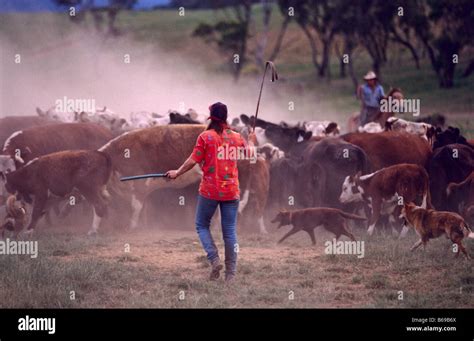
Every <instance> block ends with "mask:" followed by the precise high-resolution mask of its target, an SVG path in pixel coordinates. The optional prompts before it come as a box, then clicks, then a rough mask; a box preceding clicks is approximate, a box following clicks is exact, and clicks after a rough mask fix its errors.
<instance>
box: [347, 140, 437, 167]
mask: <svg viewBox="0 0 474 341" xmlns="http://www.w3.org/2000/svg"><path fill="white" fill-rule="evenodd" d="M341 138H342V139H344V140H345V141H347V142H349V143H352V144H354V145H356V146H358V147H360V148H362V149H363V150H364V151H365V153H366V154H367V156H368V158H369V162H370V166H371V168H372V171H376V170H378V169H381V168H384V167H388V166H392V165H396V164H399V163H412V164H416V165H420V166H422V167H427V166H428V162H429V160H430V158H431V154H432V151H431V146H430V144H429V143H428V141H426V140H425V139H423V138H421V137H419V136H416V135H412V134H408V133H406V132H394V131H384V132H381V133H375V134H369V133H349V134H346V135H343V136H341Z"/></svg>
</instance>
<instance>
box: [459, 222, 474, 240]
mask: <svg viewBox="0 0 474 341" xmlns="http://www.w3.org/2000/svg"><path fill="white" fill-rule="evenodd" d="M461 229H462V233H463V234H464V237H465V238H471V239H474V232H472V230H471V229H470V228H469V226H467V224H466V223H462V225H461Z"/></svg>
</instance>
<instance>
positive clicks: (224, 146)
mask: <svg viewBox="0 0 474 341" xmlns="http://www.w3.org/2000/svg"><path fill="white" fill-rule="evenodd" d="M209 110H210V116H209V119H210V120H211V122H210V123H209V125H208V127H207V129H206V130H205V131H204V132H203V133H201V134H200V135H199V137H198V138H197V141H196V145H195V146H194V150H193V152H192V154H191V155H190V156H189V157H188V159H187V160H186V161H185V162H184V163H183V164H182V165H181V167H179V168H178V169H177V170H170V171H168V172H167V173H166V175H167V176H168V177H169V178H171V179H176V178H177V177H178V176H180V175H182V174H184V173H186V172H187V171H189V170H190V169H192V168H193V167H194V166H195V165H196V164H197V163H199V164H200V166H201V168H202V171H203V176H202V180H201V184H200V186H199V195H198V204H197V210H196V229H197V232H198V235H199V239H200V240H201V243H202V246H203V247H204V250H205V251H206V253H207V259H208V260H209V262H210V263H211V267H212V269H211V275H210V279H211V280H217V279H218V278H219V276H220V271H221V270H222V268H223V266H222V264H221V262H220V258H219V253H218V250H217V247H216V245H215V243H214V240H213V238H212V235H211V232H210V230H209V227H210V225H211V218H212V216H213V215H214V213H215V211H216V209H217V206H219V207H220V212H221V225H222V236H223V238H224V245H225V267H226V269H225V280H226V282H228V281H230V280H232V279H233V278H234V276H235V273H236V267H237V252H238V250H239V246H238V244H237V233H236V227H237V214H238V208H239V195H240V192H239V173H238V170H237V158H238V157H239V155H247V156H248V155H249V154H251V152H249V150H251V148H249V147H248V146H247V144H246V142H245V140H244V139H243V138H242V136H240V134H239V133H237V132H234V131H233V130H231V129H230V128H229V126H228V124H227V106H226V105H225V104H222V103H220V102H217V103H214V104H213V105H211V106H210V107H209ZM249 141H250V146H253V144H256V139H255V135H254V134H253V133H252V134H250V135H249Z"/></svg>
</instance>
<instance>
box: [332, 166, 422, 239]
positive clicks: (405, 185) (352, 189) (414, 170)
mask: <svg viewBox="0 0 474 341" xmlns="http://www.w3.org/2000/svg"><path fill="white" fill-rule="evenodd" d="M400 198H403V202H415V201H417V199H419V198H422V207H424V208H426V207H431V199H430V192H429V179H428V173H427V172H426V170H425V169H424V168H423V167H421V166H418V165H412V164H400V165H395V166H391V167H387V168H383V169H380V170H378V171H377V172H375V173H372V174H368V175H364V176H361V175H360V172H359V173H358V174H356V175H355V176H348V177H346V179H345V180H344V183H343V184H342V192H341V195H340V197H339V201H340V202H342V203H349V202H356V201H363V202H365V203H366V205H367V206H368V207H371V208H372V213H371V216H370V219H369V223H368V224H369V228H368V230H367V232H368V234H369V235H372V234H373V232H374V228H375V225H376V224H377V222H378V220H379V218H380V215H381V214H382V213H385V214H389V215H391V216H390V218H391V222H392V223H393V222H395V221H396V220H397V219H399V215H400V211H401V207H402V206H401V204H403V202H401V200H400Z"/></svg>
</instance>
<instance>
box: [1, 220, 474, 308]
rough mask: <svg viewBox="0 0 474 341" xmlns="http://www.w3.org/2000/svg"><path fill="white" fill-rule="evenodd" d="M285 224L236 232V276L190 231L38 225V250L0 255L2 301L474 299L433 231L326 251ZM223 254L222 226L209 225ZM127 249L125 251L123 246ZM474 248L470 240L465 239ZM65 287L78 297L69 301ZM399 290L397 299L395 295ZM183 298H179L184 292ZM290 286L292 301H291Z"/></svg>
mask: <svg viewBox="0 0 474 341" xmlns="http://www.w3.org/2000/svg"><path fill="white" fill-rule="evenodd" d="M284 232H285V231H283V230H281V231H278V232H275V231H273V232H272V233H270V234H269V235H265V236H261V235H247V236H240V245H241V253H240V254H239V264H238V271H239V273H238V277H237V278H236V281H235V282H234V283H233V284H232V285H230V286H229V285H226V284H225V283H224V282H223V281H222V280H220V281H218V282H209V281H208V280H207V276H208V271H209V269H208V265H207V261H206V258H205V257H204V253H203V251H202V249H201V246H200V244H199V242H198V239H197V236H196V235H195V233H194V232H193V231H154V230H140V231H132V232H120V233H118V232H103V233H102V234H101V235H99V236H96V237H86V236H85V235H84V233H83V231H77V230H76V231H72V230H64V229H63V230H58V229H56V230H51V229H50V230H44V231H42V232H41V233H39V234H38V235H37V236H36V237H34V238H37V239H38V241H39V256H38V258H37V259H31V258H29V257H27V256H2V257H0V287H1V288H2V290H0V307H2V308H14V307H15V308H17V307H21V308H39V307H49V308H56V307H59V308H76V307H77V308H89V307H98V308H106V307H107V308H123V307H132V308H157V307H160V308H161V307H164V308H234V307H235V308H237V307H242V308H257V307H261V308H267V307H268V308H296V307H298V308H309V307H319V308H337V307H349V308H355V307H369V308H373V307H374V308H380V307H390V308H392V307H393V308H395V307H401V308H421V307H423V308H460V307H471V308H472V307H473V306H474V271H473V267H472V261H466V260H463V259H461V258H460V259H455V258H454V257H453V254H452V253H451V252H450V249H449V246H450V243H449V242H448V241H447V240H446V239H441V238H440V239H438V240H435V241H432V242H430V243H429V245H428V248H427V250H426V251H424V252H423V251H420V252H414V253H410V252H409V251H408V249H409V247H410V245H411V244H412V243H413V242H414V241H415V239H416V237H415V236H414V235H411V236H409V237H408V238H407V239H405V240H403V241H397V240H396V239H394V238H393V237H392V236H385V235H377V236H375V237H372V238H370V239H367V237H366V236H365V232H364V231H362V230H359V231H357V233H356V234H357V237H358V239H360V238H362V239H365V240H366V241H365V257H364V258H362V259H358V258H357V257H356V256H351V255H338V256H334V255H332V256H331V255H326V254H325V253H324V241H325V240H330V239H332V236H331V235H330V234H328V233H326V232H325V231H319V234H318V243H317V245H316V246H312V245H311V243H310V241H309V238H308V237H307V235H306V234H304V233H301V234H297V235H295V236H293V237H290V238H289V239H288V240H287V241H285V242H284V243H283V244H282V245H277V244H276V241H277V240H278V238H279V237H281V235H282V234H283V233H284ZM214 234H215V237H216V240H218V243H217V244H218V247H219V248H220V250H221V252H222V251H223V245H222V242H221V241H220V238H221V236H220V233H218V232H215V233H214ZM126 244H128V246H129V247H130V252H129V253H127V252H125V249H126V247H127V245H126ZM466 245H467V247H468V249H469V250H470V251H471V253H474V243H473V242H472V241H468V242H467V243H466ZM71 291H74V292H75V300H71V299H70V295H71ZM399 291H403V300H399ZM183 292H184V295H185V297H184V299H182V300H180V297H179V296H180V293H181V294H182V293H183ZM291 293H293V296H294V299H293V300H292V299H290V296H291Z"/></svg>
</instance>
